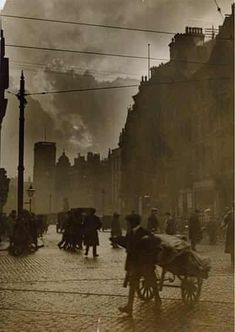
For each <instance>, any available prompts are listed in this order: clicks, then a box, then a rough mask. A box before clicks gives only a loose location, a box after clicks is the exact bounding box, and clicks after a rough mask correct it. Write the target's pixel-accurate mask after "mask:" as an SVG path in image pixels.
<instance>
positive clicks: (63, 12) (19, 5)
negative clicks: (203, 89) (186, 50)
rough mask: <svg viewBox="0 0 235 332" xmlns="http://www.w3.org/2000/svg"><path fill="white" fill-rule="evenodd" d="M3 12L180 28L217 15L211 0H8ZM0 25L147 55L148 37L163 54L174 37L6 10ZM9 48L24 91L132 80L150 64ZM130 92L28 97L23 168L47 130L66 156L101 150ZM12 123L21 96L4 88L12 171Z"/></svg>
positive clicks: (67, 45) (65, 45)
mask: <svg viewBox="0 0 235 332" xmlns="http://www.w3.org/2000/svg"><path fill="white" fill-rule="evenodd" d="M221 7H222V9H223V12H224V13H226V12H228V13H229V12H230V0H223V5H221ZM4 13H5V14H12V15H19V16H29V17H43V18H53V19H59V20H67V21H69V20H71V21H80V22H90V23H98V24H99V23H100V24H106V25H119V26H131V27H142V28H144V29H156V30H163V31H173V32H182V31H184V27H185V26H186V25H193V26H203V27H210V26H211V25H212V24H214V25H215V26H216V25H218V24H221V23H222V20H221V16H220V15H219V14H218V12H217V9H216V7H215V6H214V4H213V1H204V0H199V1H194V0H181V1H173V0H144V1H142V0H129V1H126V0H99V1H97V0H86V1H84V0H50V1H41V0H17V1H11V0H8V1H7V2H6V5H5V8H4ZM3 27H4V32H5V36H6V42H7V44H17V45H29V46H42V47H51V48H61V49H74V50H84V51H87V50H89V51H97V52H108V53H117V54H137V55H141V56H145V55H146V54H147V44H148V43H151V55H152V57H159V58H166V59H167V58H168V44H169V42H170V40H171V37H172V36H171V35H167V34H147V33H143V32H127V31H125V30H111V29H104V28H94V27H84V26H83V27H82V26H76V25H67V24H59V23H45V22H38V21H37V22H36V21H28V20H20V19H12V18H3ZM7 55H8V56H9V58H10V72H11V82H12V83H11V87H10V89H11V91H13V92H16V91H17V90H18V86H19V76H20V70H21V69H24V71H25V76H26V88H27V90H28V91H29V92H38V91H52V90H69V89H79V88H90V87H102V86H112V85H113V86H116V85H127V84H133V83H134V84H136V83H137V82H138V81H139V79H140V76H141V75H145V74H146V72H147V61H145V60H137V59H125V58H120V57H112V58H111V57H104V56H95V55H80V54H76V53H73V54H71V53H66V52H53V51H39V50H37V51H36V50H25V49H20V48H17V49H16V48H10V47H9V48H7ZM158 64H159V61H155V62H154V61H152V62H151V65H158ZM87 70H88V71H87ZM135 93H136V89H134V88H132V89H130V88H126V89H120V90H101V91H90V92H78V93H68V94H54V95H42V96H38V97H33V98H29V97H28V105H27V108H26V139H25V144H26V153H25V155H26V171H27V174H30V173H31V171H32V160H33V144H34V142H35V141H38V140H43V139H44V138H45V137H46V139H47V140H50V141H56V142H57V146H58V151H59V153H60V152H61V150H62V149H63V148H64V149H65V150H66V151H67V153H68V154H69V156H70V157H74V156H75V155H76V154H77V153H78V152H86V151H89V150H91V151H98V152H101V153H102V154H103V155H104V154H106V153H107V150H108V148H109V147H111V148H112V147H115V146H116V145H117V143H118V136H119V132H120V130H121V128H122V127H123V125H124V123H125V117H126V112H127V107H128V106H129V104H130V103H131V102H132V100H131V97H132V95H133V94H135ZM17 130H18V103H17V100H16V98H15V97H14V96H10V95H9V107H8V110H7V115H6V118H5V119H4V122H3V144H4V146H3V163H4V166H5V167H6V168H7V169H8V170H9V172H10V173H11V174H15V171H16V168H17V145H18V142H17V140H18V138H17V137H18V134H17ZM9 151H11V153H9Z"/></svg>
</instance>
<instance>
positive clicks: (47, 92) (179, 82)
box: [7, 77, 232, 96]
mask: <svg viewBox="0 0 235 332" xmlns="http://www.w3.org/2000/svg"><path fill="white" fill-rule="evenodd" d="M230 79H232V77H214V78H206V79H194V80H181V81H180V80H179V81H162V82H160V81H158V82H144V84H143V85H142V84H128V85H117V86H103V87H93V88H79V89H68V90H55V91H40V92H31V93H30V92H29V93H25V96H36V95H48V94H61V93H73V92H88V91H99V90H113V89H123V88H137V87H141V88H142V87H143V86H145V87H149V86H154V85H172V84H188V83H192V82H202V81H218V80H230ZM7 92H9V93H11V94H14V95H16V93H14V92H11V91H9V90H8V91H7Z"/></svg>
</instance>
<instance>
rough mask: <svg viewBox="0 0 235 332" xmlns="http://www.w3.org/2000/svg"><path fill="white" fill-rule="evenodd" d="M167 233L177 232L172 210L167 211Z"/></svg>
mask: <svg viewBox="0 0 235 332" xmlns="http://www.w3.org/2000/svg"><path fill="white" fill-rule="evenodd" d="M165 225H166V234H169V235H174V234H176V222H175V219H174V218H173V217H172V216H171V214H170V212H167V213H166V221H165Z"/></svg>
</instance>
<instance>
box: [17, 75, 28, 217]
mask: <svg viewBox="0 0 235 332" xmlns="http://www.w3.org/2000/svg"><path fill="white" fill-rule="evenodd" d="M17 98H18V100H19V102H20V105H19V109H20V117H19V164H18V217H19V218H20V216H21V215H22V211H23V205H24V109H25V105H26V104H27V101H26V99H25V80H24V73H23V70H22V72H21V78H20V90H19V93H18V94H17Z"/></svg>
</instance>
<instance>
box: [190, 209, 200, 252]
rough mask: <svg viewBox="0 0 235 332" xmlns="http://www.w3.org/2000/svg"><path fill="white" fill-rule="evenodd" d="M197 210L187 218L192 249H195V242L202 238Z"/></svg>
mask: <svg viewBox="0 0 235 332" xmlns="http://www.w3.org/2000/svg"><path fill="white" fill-rule="evenodd" d="M199 213H200V211H199V210H195V212H194V214H192V216H191V217H190V219H189V239H190V240H191V247H192V250H194V251H196V244H197V243H199V242H200V241H201V239H202V229H201V223H200V219H199Z"/></svg>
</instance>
